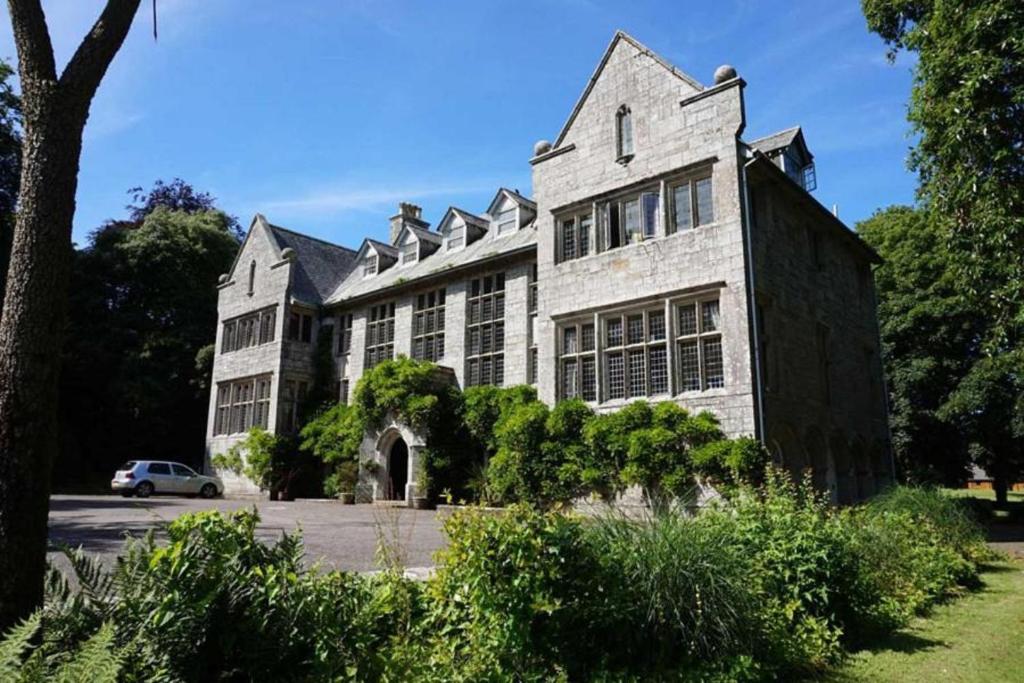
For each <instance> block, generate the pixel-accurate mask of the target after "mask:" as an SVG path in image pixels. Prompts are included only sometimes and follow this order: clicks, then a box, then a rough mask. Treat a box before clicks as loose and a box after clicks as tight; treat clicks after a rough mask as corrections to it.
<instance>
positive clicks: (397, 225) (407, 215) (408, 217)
mask: <svg viewBox="0 0 1024 683" xmlns="http://www.w3.org/2000/svg"><path fill="white" fill-rule="evenodd" d="M422 213H423V209H421V208H420V207H418V206H416V205H415V204H410V203H409V202H399V204H398V213H396V214H395V215H394V216H392V217H391V244H396V243H397V242H398V235H399V233H401V232H402V228H404V227H405V226H406V225H412V226H414V227H417V228H426V227H427V226H429V225H430V224H429V223H426V222H424V221H423V220H422V219H421V218H420V215H421V214H422Z"/></svg>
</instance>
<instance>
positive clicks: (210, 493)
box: [199, 484, 217, 498]
mask: <svg viewBox="0 0 1024 683" xmlns="http://www.w3.org/2000/svg"><path fill="white" fill-rule="evenodd" d="M199 495H200V496H202V497H203V498H213V497H214V496H216V495H217V487H216V486H214V485H213V484H203V488H201V489H199Z"/></svg>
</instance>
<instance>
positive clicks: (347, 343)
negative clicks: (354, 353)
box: [338, 313, 352, 356]
mask: <svg viewBox="0 0 1024 683" xmlns="http://www.w3.org/2000/svg"><path fill="white" fill-rule="evenodd" d="M351 349H352V314H351V313H342V314H341V315H339V316H338V355H339V356H343V355H345V354H346V353H348V352H349V351H350V350H351Z"/></svg>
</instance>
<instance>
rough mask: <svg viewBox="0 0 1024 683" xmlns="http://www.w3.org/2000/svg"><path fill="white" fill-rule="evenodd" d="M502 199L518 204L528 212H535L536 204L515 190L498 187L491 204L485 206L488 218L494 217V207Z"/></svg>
mask: <svg viewBox="0 0 1024 683" xmlns="http://www.w3.org/2000/svg"><path fill="white" fill-rule="evenodd" d="M502 197H508V198H509V199H511V200H512V201H514V202H515V203H516V204H519V205H520V206H525V207H526V208H527V209H529V210H530V211H534V212H536V211H537V202H535V201H533V200H532V199H529V198H528V197H524V196H523V195H521V194H519V193H518V192H516V191H515V190H510V189H508V188H507V187H500V188H498V192H497V194H495V195H494V199H492V200H491V203H490V204H488V205H487V215H488V216H493V215H494V207H495V206H496V205H497V204H498V202H499V201H501V198H502Z"/></svg>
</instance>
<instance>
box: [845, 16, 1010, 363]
mask: <svg viewBox="0 0 1024 683" xmlns="http://www.w3.org/2000/svg"><path fill="white" fill-rule="evenodd" d="M862 2H863V9H864V15H865V17H866V18H867V22H868V27H869V28H870V29H871V30H872V31H874V32H876V33H878V34H879V35H880V36H881V37H882V38H883V39H884V40H885V41H886V42H887V43H888V44H889V46H890V57H892V56H894V55H895V54H896V52H898V51H899V50H904V49H905V50H909V51H911V52H914V53H916V55H917V63H916V65H915V66H914V86H913V91H912V93H911V99H910V106H909V110H908V111H909V118H910V122H911V124H912V126H913V128H914V132H915V133H916V134H917V135H918V136H919V137H918V142H917V145H916V147H915V148H914V150H913V152H912V155H911V165H912V167H913V168H914V169H916V170H917V171H918V173H919V174H920V180H921V185H920V195H921V198H922V200H923V201H924V203H925V205H927V206H928V207H930V208H931V209H932V210H933V211H934V212H935V215H936V218H937V219H939V218H941V220H943V221H944V222H945V224H946V225H947V226H948V242H949V245H950V247H951V248H952V249H954V250H955V251H956V252H957V254H958V256H957V259H956V265H957V269H958V270H959V271H960V273H961V274H962V275H963V276H964V281H965V284H966V285H967V286H968V287H969V288H970V289H971V291H972V292H973V293H974V294H977V295H979V296H978V297H977V299H976V300H977V303H978V305H981V306H984V307H985V309H986V312H987V315H988V317H989V318H990V319H991V321H992V325H990V327H989V336H988V337H987V338H986V339H985V343H986V346H987V347H988V349H989V351H990V352H991V353H992V354H997V353H1000V352H1005V351H1009V350H1012V349H1014V348H1015V347H1017V346H1018V345H1020V344H1021V343H1022V340H1021V336H1022V330H1024V2H1021V0H862Z"/></svg>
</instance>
